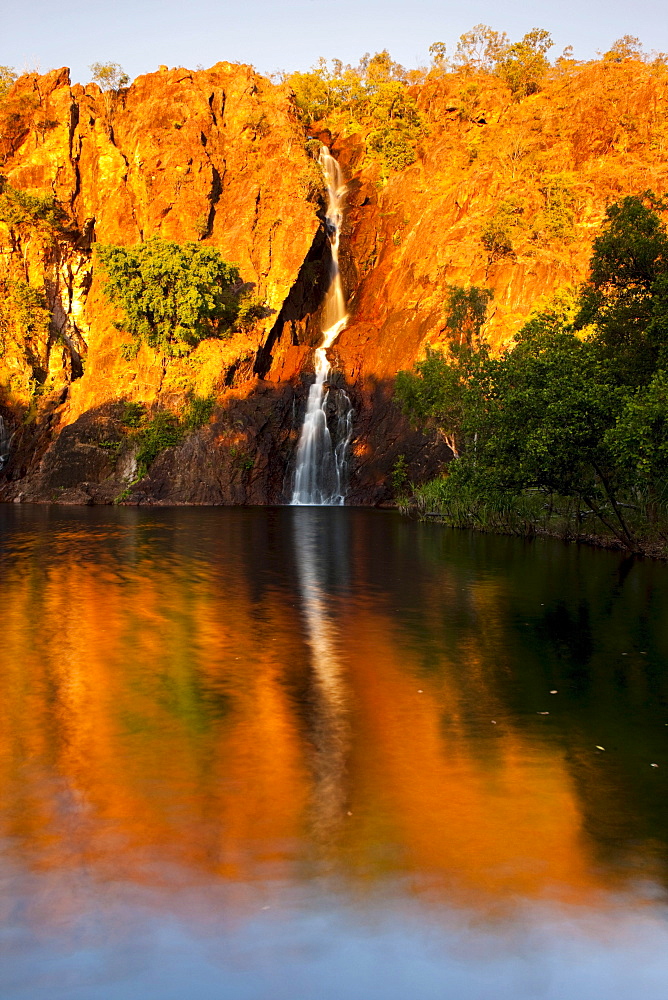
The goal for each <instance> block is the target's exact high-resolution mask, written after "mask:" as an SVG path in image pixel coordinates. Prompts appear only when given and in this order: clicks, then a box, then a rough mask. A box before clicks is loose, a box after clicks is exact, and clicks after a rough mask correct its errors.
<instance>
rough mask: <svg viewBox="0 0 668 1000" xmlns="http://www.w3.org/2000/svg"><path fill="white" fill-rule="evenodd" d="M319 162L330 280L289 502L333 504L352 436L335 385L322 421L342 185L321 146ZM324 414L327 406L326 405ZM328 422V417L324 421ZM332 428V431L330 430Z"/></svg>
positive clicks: (338, 305) (339, 495) (334, 324)
mask: <svg viewBox="0 0 668 1000" xmlns="http://www.w3.org/2000/svg"><path fill="white" fill-rule="evenodd" d="M319 162H320V166H321V167H322V170H323V173H324V175H325V180H326V182H327V216H326V224H327V234H328V236H329V241H330V244H331V248H332V250H331V253H332V264H331V272H330V284H329V288H328V290H327V295H326V296H325V303H324V308H323V327H324V329H323V334H322V343H321V344H320V346H319V347H318V348H317V349H316V352H315V382H314V383H313V385H312V386H311V388H310V390H309V395H308V402H307V404H306V414H305V416H304V423H303V425H302V430H301V434H300V437H299V444H298V446H297V465H296V470H295V485H294V490H293V493H292V503H293V504H295V505H302V504H306V505H319V506H337V505H341V504H343V502H344V499H345V490H346V483H345V479H346V471H347V462H348V449H349V446H350V441H351V439H352V434H353V411H352V406H351V404H350V399H349V397H348V396H347V395H346V393H345V392H344V391H343V389H340V388H337V389H335V390H333V392H334V393H335V394H336V399H335V401H334V403H335V406H334V413H333V423H332V426H331V429H330V425H329V424H328V422H327V410H328V400H329V396H330V386H329V384H328V381H327V379H328V376H329V373H330V371H331V367H332V366H331V365H330V363H329V359H328V358H327V351H328V350H329V348H330V347H331V346H332V344H333V343H334V341H335V340H336V338H337V337H338V335H339V334H340V333H341V331H342V330H343V328H344V327H345V325H346V323H347V322H348V314H347V312H346V300H345V298H344V295H343V286H342V285H341V275H340V273H339V239H340V236H341V223H342V221H343V197H344V194H345V190H346V189H345V184H344V183H343V177H342V174H341V168H340V167H339V165H338V163H337V162H336V160H335V159H334V157H333V156H331V155H330V152H329V150H328V149H327V147H326V146H323V147H322V148H321V150H320V157H319ZM329 409H330V412H331V410H332V407H331V406H329ZM330 422H331V420H330ZM332 431H333V434H332Z"/></svg>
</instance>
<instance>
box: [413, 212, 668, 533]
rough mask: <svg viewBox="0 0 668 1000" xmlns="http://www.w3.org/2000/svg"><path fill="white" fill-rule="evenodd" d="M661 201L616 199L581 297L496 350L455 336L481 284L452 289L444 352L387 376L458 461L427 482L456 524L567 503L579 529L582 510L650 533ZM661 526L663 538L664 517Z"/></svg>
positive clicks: (659, 406)
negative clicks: (448, 336)
mask: <svg viewBox="0 0 668 1000" xmlns="http://www.w3.org/2000/svg"><path fill="white" fill-rule="evenodd" d="M663 207H664V206H663V204H662V203H658V202H657V200H656V199H655V198H654V197H653V196H651V195H644V196H642V197H635V198H631V197H628V198H624V199H622V201H620V202H618V203H617V204H616V205H612V206H611V207H610V208H609V210H608V213H607V217H606V222H605V225H604V227H603V230H602V232H601V233H600V235H599V236H598V238H597V239H596V240H595V241H594V247H593V254H592V259H591V268H590V278H589V281H588V282H587V283H586V285H585V286H584V288H583V289H582V290H581V293H580V296H579V301H573V299H572V298H570V297H569V296H567V295H564V296H562V297H561V299H555V302H554V303H553V305H552V306H551V307H550V308H548V309H545V310H543V311H542V312H539V313H537V314H536V315H534V316H533V317H532V318H531V319H530V321H529V322H527V323H526V324H525V326H524V327H523V328H522V330H520V332H519V333H518V335H517V336H516V338H515V341H516V342H515V345H514V347H513V348H512V349H508V350H506V351H505V352H504V353H503V354H501V356H500V357H491V356H490V354H489V352H488V350H487V348H486V346H485V345H484V344H482V345H481V346H480V347H478V348H476V345H475V342H473V341H467V343H466V344H465V343H464V339H463V338H460V341H461V342H460V343H459V344H458V343H457V331H456V327H457V323H461V322H464V323H466V322H470V321H471V320H470V319H467V316H468V313H467V310H465V309H463V307H464V306H465V305H467V304H469V303H471V302H472V303H473V305H475V303H476V301H478V302H479V294H478V293H479V292H480V290H476V295H475V296H472V295H471V293H472V292H473V290H472V289H471V290H468V291H467V292H466V294H465V290H461V289H460V290H458V291H457V293H456V294H453V293H452V292H451V293H450V314H449V315H450V319H451V320H452V322H451V323H449V324H448V326H449V327H450V331H451V337H452V341H453V343H452V344H451V346H450V350H449V353H448V354H447V355H446V354H445V353H443V352H433V351H432V352H429V353H428V354H427V357H426V359H425V360H423V361H421V362H419V363H418V365H416V367H415V369H414V370H413V371H412V372H401V373H399V375H398V376H397V382H396V394H397V397H398V399H399V401H400V403H401V405H402V407H403V409H404V411H405V412H406V413H408V414H409V416H410V417H411V418H412V419H413V420H414V421H415V422H422V423H426V424H427V425H431V426H433V427H436V428H437V430H438V431H439V432H440V433H441V435H442V436H443V437H444V439H445V440H446V441H447V443H448V444H449V445H450V448H451V449H452V451H453V453H454V455H455V456H456V460H455V461H453V462H452V463H451V464H450V465H449V466H448V468H447V471H446V473H445V475H444V476H443V477H442V478H441V479H439V480H438V481H434V482H433V483H431V484H426V485H425V487H424V489H423V491H422V493H421V496H422V498H423V500H424V501H425V502H431V503H436V504H437V506H439V507H440V509H441V510H443V511H444V512H446V513H447V511H450V516H453V517H454V515H452V512H453V511H454V510H455V509H456V511H457V512H458V513H457V518H456V519H455V520H456V523H477V522H478V521H479V519H480V516H481V514H480V512H481V509H482V507H485V508H486V509H487V510H489V509H491V508H493V509H494V511H495V512H496V516H497V523H498V516H499V511H502V512H503V518H504V519H505V520H504V521H503V523H504V524H508V523H509V522H508V518H509V517H512V516H515V517H516V518H520V519H521V520H522V523H523V524H524V525H525V526H526V525H527V524H529V523H533V524H534V525H536V524H543V523H544V522H545V518H546V517H548V516H549V515H546V514H545V511H546V510H547V511H549V512H551V511H553V510H554V509H555V505H556V506H559V504H560V503H561V504H562V506H563V503H562V501H564V500H566V501H568V503H571V508H569V509H572V510H575V511H576V512H577V518H578V524H580V523H581V521H582V517H583V516H584V515H583V514H582V511H583V510H584V511H585V514H588V515H589V516H590V517H594V518H596V519H597V520H598V522H599V525H602V526H604V527H605V529H606V530H607V531H609V532H610V533H611V534H612V535H613V536H615V537H616V538H617V539H618V540H619V541H620V542H621V543H622V544H623V545H625V546H626V547H627V548H629V549H631V550H635V549H636V548H637V542H636V533H637V532H641V533H642V532H645V533H647V532H648V531H655V532H656V531H658V530H659V529H658V528H656V525H657V524H658V521H657V518H658V513H657V511H658V510H659V508H660V504H661V503H663V504H665V503H666V501H668V376H667V374H666V373H667V371H668V234H667V233H666V228H665V226H664V224H663V222H662V221H661V219H660V217H659V215H658V214H657V208H663ZM462 310H463V311H462ZM460 314H461V316H463V320H462V319H461V318H460V319H457V317H458V316H459V315H460ZM473 315H474V319H475V315H476V313H475V309H474V310H473ZM478 329H479V327H478ZM471 343H473V346H472V347H471V346H469V344H471ZM536 498H538V499H536ZM513 512H514V514H513ZM652 525H654V526H655V527H652ZM661 530H662V531H663V534H664V538H665V537H666V536H668V523H666V524H665V525H664V528H663V529H661Z"/></svg>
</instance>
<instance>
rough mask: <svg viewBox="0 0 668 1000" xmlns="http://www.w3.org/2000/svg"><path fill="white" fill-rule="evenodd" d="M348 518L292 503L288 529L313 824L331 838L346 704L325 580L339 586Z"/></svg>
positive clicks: (324, 839) (341, 803) (341, 804)
mask: <svg viewBox="0 0 668 1000" xmlns="http://www.w3.org/2000/svg"><path fill="white" fill-rule="evenodd" d="M347 525H348V521H347V519H346V517H345V515H344V517H338V518H334V519H333V518H332V517H331V516H330V512H329V511H327V510H325V511H323V510H321V509H318V508H317V507H304V508H296V509H295V510H294V512H293V524H292V531H293V537H294V546H295V558H296V562H297V572H298V578H299V589H300V593H301V608H302V614H303V617H304V624H305V637H306V642H307V644H308V647H309V651H310V662H309V667H310V671H311V673H312V677H313V683H312V687H311V704H310V716H311V730H310V736H311V740H312V744H313V775H314V790H313V799H314V810H313V815H314V829H315V832H316V835H317V837H318V839H319V840H320V842H321V843H323V844H325V845H327V844H331V843H332V840H333V838H334V835H335V832H336V830H337V828H338V827H339V826H340V824H341V822H342V820H343V816H344V811H347V810H345V804H346V787H345V770H346V755H347V752H348V744H349V725H348V705H347V701H348V699H347V696H346V685H345V680H344V676H343V667H342V663H341V657H342V654H341V636H340V634H339V630H338V629H337V626H336V621H335V616H334V608H333V602H334V598H333V596H332V595H331V594H330V595H328V593H327V589H326V588H327V584H328V582H329V583H330V586H331V585H332V584H333V585H334V586H336V587H339V586H341V584H342V583H343V581H344V580H345V578H346V575H347V573H346V570H347V565H348V544H347V543H348V538H347Z"/></svg>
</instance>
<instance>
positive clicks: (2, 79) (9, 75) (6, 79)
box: [0, 66, 17, 101]
mask: <svg viewBox="0 0 668 1000" xmlns="http://www.w3.org/2000/svg"><path fill="white" fill-rule="evenodd" d="M16 79H17V77H16V73H15V72H14V69H13V67H12V66H0V101H1V100H2V99H3V97H5V96H6V95H7V93H8V92H9V89H10V88H11V86H12V84H13V83H14V81H15V80H16Z"/></svg>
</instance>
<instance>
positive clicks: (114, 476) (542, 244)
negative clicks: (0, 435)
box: [0, 60, 668, 503]
mask: <svg viewBox="0 0 668 1000" xmlns="http://www.w3.org/2000/svg"><path fill="white" fill-rule="evenodd" d="M667 80H668V74H667V73H666V70H665V68H663V67H661V66H659V67H651V66H648V65H646V64H644V63H640V62H637V61H632V60H627V61H625V62H622V63H618V64H616V63H610V62H607V63H606V62H599V63H593V64H588V65H585V66H577V65H573V64H566V63H563V64H561V68H560V70H559V71H555V72H554V73H553V75H552V77H551V79H550V80H549V81H548V83H547V85H546V87H545V89H544V90H543V91H542V92H541V93H539V94H536V95H535V96H533V97H530V98H527V99H525V100H523V101H522V102H520V103H516V102H513V101H512V100H511V97H510V94H509V91H508V90H507V88H506V87H505V86H504V85H503V84H502V83H501V82H500V81H498V80H496V79H495V78H493V77H491V76H488V75H485V74H476V76H475V78H471V77H466V76H464V75H463V74H447V75H444V76H441V77H428V78H427V80H426V81H425V82H424V83H423V84H422V85H420V86H416V87H414V88H413V90H412V94H413V96H414V98H415V99H416V101H417V103H418V106H419V108H420V111H421V113H422V115H423V119H424V121H425V122H426V125H427V133H426V134H425V136H424V138H423V140H422V143H421V147H420V151H419V152H420V155H419V158H418V160H417V161H416V162H415V163H414V164H413V165H412V166H410V167H408V168H406V169H404V170H402V171H400V172H397V173H394V174H391V175H390V177H389V178H388V179H384V178H382V177H381V175H380V168H379V166H378V164H377V162H375V161H374V160H373V158H372V157H371V156H369V155H368V153H367V149H366V145H365V136H364V134H363V133H362V132H358V133H355V134H352V135H351V134H348V133H349V131H350V130H349V129H348V130H346V131H345V132H337V123H336V121H335V120H334V119H333V120H332V121H331V122H329V123H322V129H323V132H322V138H323V139H324V140H326V141H327V142H328V144H330V145H331V147H332V150H333V152H334V154H335V155H336V156H337V158H338V159H339V161H340V163H341V165H342V167H343V169H344V173H345V175H346V177H347V178H349V181H348V201H347V206H348V207H347V213H346V219H345V231H344V233H343V235H342V241H341V268H342V273H343V277H344V282H345V285H346V289H347V293H348V301H349V307H350V314H351V319H350V322H349V325H348V327H347V328H346V329H345V330H344V331H343V333H342V334H341V336H340V338H339V340H338V341H337V342H336V344H335V346H334V349H333V351H332V358H333V361H334V364H335V368H336V370H337V373H338V374H337V378H338V379H339V380H340V381H342V382H344V383H345V384H346V386H347V390H348V392H349V394H350V396H351V398H352V400H353V405H354V407H355V413H356V415H355V440H354V445H353V452H354V457H353V468H352V476H351V490H350V494H349V497H350V500H351V502H356V503H377V502H382V501H384V500H387V499H389V498H390V497H391V491H390V488H389V486H388V478H389V471H390V469H391V466H392V464H393V462H394V461H395V460H396V458H397V456H398V455H399V454H404V455H406V458H407V460H408V462H409V474H410V475H412V476H416V477H417V476H420V475H424V474H426V473H428V472H431V471H434V470H435V469H436V468H437V467H438V465H439V463H440V462H442V461H443V460H444V459H445V458H446V457H447V455H446V454H445V453H444V452H447V449H444V446H443V445H441V444H438V443H437V442H435V441H434V440H433V439H432V438H431V437H430V436H429V435H423V434H422V433H420V432H418V431H413V430H411V429H410V428H409V427H408V426H407V424H406V422H405V421H404V420H403V418H402V417H401V415H400V414H399V413H398V412H397V410H396V407H395V405H394V404H393V403H392V389H393V379H394V375H395V374H396V371H397V370H398V369H400V368H407V367H410V366H411V365H412V364H413V363H414V362H415V360H416V359H418V358H419V357H420V356H421V355H422V354H423V353H424V351H425V348H426V347H427V346H438V345H439V344H442V343H444V342H445V340H446V339H447V335H448V331H447V326H446V320H447V309H446V296H447V286H448V285H463V286H468V285H472V284H473V285H479V286H485V287H488V288H490V289H492V291H493V293H494V298H493V300H492V304H491V308H490V311H489V319H488V322H487V324H486V329H485V332H486V334H487V336H488V337H489V338H490V340H491V342H492V343H493V345H495V346H496V347H500V346H502V345H504V344H506V343H508V342H509V341H510V340H511V338H512V335H513V333H514V332H515V331H516V330H517V329H518V328H519V326H521V324H522V322H523V321H524V319H525V318H526V316H527V314H528V313H529V312H530V311H531V310H532V309H533V308H535V307H537V306H540V305H541V304H543V303H545V302H546V301H547V300H548V299H549V298H550V297H551V296H552V295H553V294H554V292H555V291H557V290H560V289H565V288H568V287H569V286H570V287H572V286H574V285H576V284H577V283H578V282H580V281H581V280H582V279H583V278H584V277H585V275H586V270H587V262H588V259H589V254H590V251H591V242H592V239H593V238H594V236H595V235H596V232H597V230H598V227H599V226H600V223H601V221H602V219H603V216H604V212H605V208H606V206H607V205H608V204H610V203H611V202H613V201H615V200H617V199H618V198H620V197H621V196H623V195H624V194H634V193H639V192H642V191H645V190H647V189H652V190H653V191H654V192H655V193H656V194H657V195H660V194H663V193H664V192H665V191H666V189H667V187H668V183H667V181H668V165H667V164H666V149H668V117H667V113H666V112H667V109H668V82H667ZM3 115H4V119H3V118H2V116H3ZM0 119H2V121H0V125H3V127H2V129H0V133H1V134H2V140H1V144H2V148H1V149H0V153H1V154H2V156H3V157H4V166H2V168H1V169H2V173H3V175H4V176H5V177H6V179H7V181H8V183H9V184H10V185H11V186H12V188H13V189H18V190H19V191H21V192H25V193H26V194H28V195H31V196H43V195H45V194H53V195H55V197H56V199H57V201H58V203H59V205H60V206H62V208H63V209H64V212H65V215H66V218H65V217H64V219H63V220H61V221H60V222H59V223H58V224H57V225H56V224H53V223H52V222H49V220H41V221H37V222H35V221H34V220H33V221H32V222H30V223H28V222H25V221H23V222H22V221H21V220H18V221H17V220H16V219H9V220H7V219H5V221H4V222H2V221H0V285H2V286H4V290H5V291H6V293H7V296H8V297H6V302H7V303H9V304H8V305H6V306H5V311H4V313H3V312H2V311H1V308H0V337H1V338H2V339H3V353H2V355H1V356H0V416H2V417H3V422H4V424H5V426H6V428H8V433H9V432H14V431H15V432H16V433H15V434H14V437H13V439H12V446H11V453H10V457H9V461H8V462H7V463H6V465H5V467H4V469H2V470H0V499H5V500H12V499H24V500H39V501H52V502H53V501H57V502H85V503H95V502H111V501H112V500H113V499H114V498H115V497H118V496H119V494H123V495H124V496H125V497H126V499H127V502H144V503H149V502H153V503H156V502H157V503H267V502H283V501H284V500H285V499H286V496H287V495H288V493H289V485H288V480H289V473H290V464H291V458H292V455H293V452H294V447H295V443H296V439H297V434H298V429H299V423H300V412H301V410H302V409H303V403H304V398H305V392H306V388H307V385H308V381H309V374H310V372H311V371H312V350H313V347H314V346H316V345H317V342H318V340H319V330H320V326H319V308H320V305H321V302H322V298H323V295H324V291H325V276H326V274H327V273H328V260H327V254H328V252H329V247H328V241H327V239H326V235H325V232H324V226H323V190H322V180H321V178H320V175H319V171H318V167H317V165H316V163H315V161H314V160H313V159H312V158H311V157H310V156H309V153H308V150H307V144H306V143H305V133H304V129H303V127H302V126H301V124H300V123H299V121H298V119H297V116H296V113H295V109H294V104H293V101H292V97H291V94H290V91H289V90H288V88H286V87H285V86H282V85H275V84H272V83H271V82H269V81H268V80H266V79H263V78H262V77H260V76H258V75H257V74H256V73H255V72H254V71H253V70H252V68H250V67H247V66H240V65H232V64H229V63H219V64H218V65H216V66H214V67H212V68H211V69H210V70H206V71H198V72H191V71H188V70H162V71H160V72H158V73H153V74H150V75H147V76H143V77H139V78H138V79H137V80H136V81H135V82H134V83H133V85H132V86H131V87H129V88H128V89H126V90H123V91H121V92H120V93H119V94H117V95H114V94H110V93H102V92H101V91H100V90H99V88H98V87H97V86H95V85H92V84H91V85H89V86H88V87H86V88H85V89H84V88H83V87H81V86H78V85H77V86H71V85H70V82H69V74H68V71H67V70H58V71H53V72H51V73H49V74H47V75H46V76H41V77H39V76H35V75H27V76H24V77H22V78H21V79H20V80H19V81H17V83H16V84H15V86H14V88H13V90H12V91H11V92H10V94H9V95H8V97H7V98H5V100H4V102H3V104H2V107H0ZM326 126H329V128H330V131H329V132H327V131H325V128H326ZM499 234H501V237H502V238H501V237H500V236H499ZM151 236H160V237H162V238H164V239H170V240H173V241H176V242H185V241H193V240H201V241H204V242H205V243H208V244H209V245H212V246H215V247H217V248H218V249H220V251H221V252H222V254H223V255H224V257H225V258H226V259H227V260H229V261H230V262H232V263H235V264H236V265H237V266H238V267H239V269H240V272H241V275H242V278H243V280H244V281H245V282H248V283H250V284H252V285H253V286H254V288H255V293H256V294H257V296H258V297H259V298H260V299H261V300H262V302H263V303H264V304H265V305H266V307H267V308H266V310H265V311H266V313H267V316H266V318H265V319H264V320H262V321H260V322H258V324H257V325H256V326H255V328H254V329H252V330H250V331H247V332H244V333H237V334H235V335H234V336H233V337H232V338H231V339H229V340H226V341H223V340H220V341H217V340H207V341H204V342H202V343H201V344H200V345H199V347H197V348H196V349H195V350H194V351H193V352H192V354H191V355H189V356H188V357H186V358H169V357H165V356H163V355H161V354H159V353H158V352H156V351H153V350H150V349H149V348H147V347H142V348H141V350H140V352H139V354H138V355H137V357H136V358H135V359H134V360H132V361H127V360H124V357H123V354H122V350H121V348H122V346H123V344H125V343H127V342H128V340H129V337H128V335H127V334H125V333H124V332H123V331H122V329H119V326H121V325H122V317H121V316H119V314H118V313H117V312H116V311H115V310H114V309H113V308H112V307H111V306H110V304H109V302H108V300H107V299H106V297H105V295H104V291H103V284H102V281H101V279H100V277H99V275H98V274H97V272H96V269H95V268H94V266H93V253H92V246H93V244H94V242H96V241H97V242H101V243H117V244H121V245H132V244H136V243H138V242H140V241H141V240H144V239H147V238H149V237H151ZM31 295H33V299H30V296H31ZM35 295H37V298H34V296H35ZM12 296H13V298H12ZM40 296H41V299H40V301H39V302H38V299H39V297H40ZM19 300H20V301H19ZM28 300H30V301H29V302H28ZM25 302H28V305H30V303H32V305H30V309H28V306H25ZM40 302H41V304H40ZM17 303H18V305H17ZM21 303H23V305H21ZM24 306H25V308H24ZM26 309H28V312H26ZM21 310H23V311H21ZM40 310H41V311H40ZM193 395H195V396H199V397H203V396H211V395H213V396H215V399H216V406H215V408H214V410H213V413H212V416H211V418H210V420H209V422H208V423H205V425H204V426H202V427H201V428H199V429H197V430H195V431H193V432H192V433H184V434H183V435H182V437H181V440H180V443H179V444H178V445H176V446H174V447H170V448H167V449H166V450H164V451H162V453H160V454H159V455H158V457H157V458H156V459H155V461H154V462H153V464H152V465H151V466H150V469H149V473H148V475H147V476H146V477H145V478H143V479H142V480H141V481H140V482H138V483H136V484H135V485H131V486H129V484H130V483H132V480H133V479H134V477H135V473H136V452H137V447H138V444H137V440H138V439H137V436H136V434H134V433H133V432H131V431H128V429H127V427H126V426H125V425H124V423H123V419H122V413H123V407H124V406H125V405H126V403H128V402H135V403H137V402H138V403H142V404H144V405H145V406H146V407H147V412H148V413H150V412H152V411H153V410H157V409H162V408H168V409H170V410H172V411H173V412H175V413H179V412H181V411H182V410H183V407H184V406H185V404H186V400H187V399H188V398H189V397H192V396H193ZM128 486H129V488H128ZM124 491H125V492H124Z"/></svg>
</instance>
